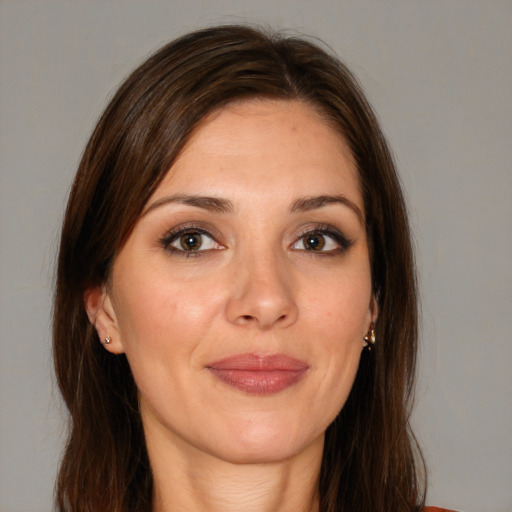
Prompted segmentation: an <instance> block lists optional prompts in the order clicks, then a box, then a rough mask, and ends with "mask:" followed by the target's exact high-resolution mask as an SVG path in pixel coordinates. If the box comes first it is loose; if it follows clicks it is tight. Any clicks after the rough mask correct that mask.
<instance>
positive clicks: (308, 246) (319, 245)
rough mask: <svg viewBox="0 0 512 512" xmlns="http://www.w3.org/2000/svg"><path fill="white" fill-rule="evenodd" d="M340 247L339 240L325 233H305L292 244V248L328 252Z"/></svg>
mask: <svg viewBox="0 0 512 512" xmlns="http://www.w3.org/2000/svg"><path fill="white" fill-rule="evenodd" d="M340 248H341V244H340V242H338V241H337V240H336V238H335V237H334V236H333V235H329V234H327V233H306V234H305V235H303V236H301V237H300V238H299V240H297V242H295V243H294V244H293V245H292V249H297V250H301V251H312V252H330V251H335V250H337V249H340Z"/></svg>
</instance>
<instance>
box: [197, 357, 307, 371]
mask: <svg viewBox="0 0 512 512" xmlns="http://www.w3.org/2000/svg"><path fill="white" fill-rule="evenodd" d="M206 367H207V368H210V369H214V370H242V371H267V372H270V371H295V372H298V371H305V370H307V369H308V368H309V365H308V364H306V363H305V362H304V361H300V360H299V359H295V358H294V357H291V356H288V355H286V354H270V355H260V354H253V353H247V354H236V355H232V356H228V357H225V358H223V359H220V360H218V361H214V362H213V363H210V364H208V365H206Z"/></svg>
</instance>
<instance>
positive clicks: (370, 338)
mask: <svg viewBox="0 0 512 512" xmlns="http://www.w3.org/2000/svg"><path fill="white" fill-rule="evenodd" d="M375 341H376V337H375V325H374V324H373V322H372V323H371V324H370V328H369V329H368V333H367V334H366V336H365V337H364V338H363V345H364V346H365V347H367V348H368V351H370V350H371V349H372V347H373V346H374V345H375Z"/></svg>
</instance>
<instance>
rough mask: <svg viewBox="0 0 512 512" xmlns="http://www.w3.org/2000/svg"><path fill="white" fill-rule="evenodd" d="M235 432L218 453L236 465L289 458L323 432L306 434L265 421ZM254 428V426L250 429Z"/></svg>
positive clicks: (306, 446)
mask: <svg viewBox="0 0 512 512" xmlns="http://www.w3.org/2000/svg"><path fill="white" fill-rule="evenodd" d="M247 427H248V426H246V427H245V428H243V429H240V430H237V431H236V432H233V433H232V435H230V436H229V439H226V441H225V443H222V448H221V449H220V450H219V451H220V452H221V453H219V452H217V453H218V456H220V457H221V458H223V459H224V460H226V461H228V462H231V463H233V464H262V463H273V462H279V461H283V460H287V459H290V458H292V457H294V456H295V455H297V454H298V453H300V452H302V451H304V450H306V449H307V448H308V446H310V445H312V444H315V443H317V442H321V443H323V434H324V433H323V432H321V433H320V434H317V435H314V436H307V437H305V436H304V435H303V434H302V435H299V433H298V432H296V433H292V432H291V430H292V429H290V428H288V427H283V426H278V425H275V424H274V425H266V424H265V423H264V422H263V421H261V422H258V424H253V425H250V426H249V428H247ZM251 427H252V428H251Z"/></svg>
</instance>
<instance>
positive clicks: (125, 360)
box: [54, 26, 424, 512]
mask: <svg viewBox="0 0 512 512" xmlns="http://www.w3.org/2000/svg"><path fill="white" fill-rule="evenodd" d="M416 342H417V305H416V284H415V274H414V265H413V256H412V251H411V245H410V239H409V228H408V224H407V218H406V213H405V207H404V201H403V198H402V193H401V190H400V186H399V182H398V179H397V176H396V173H395V169H394V166H393V162H392V159H391V157H390V153H389V150H388V147H387V145H386V142H385V140H384V137H383V135H382V133H381V131H380V129H379V126H378V123H377V121H376V119H375V116H374V114H373V113H372V111H371V108H370V107H369V105H368V103H367V102H366V100H365V98H364V96H363V94H362V92H361V91H360V89H359V87H358V85H357V83H356V81H355V79H354V78H353V77H352V75H351V74H350V72H349V71H348V70H347V69H346V68H345V67H344V66H343V65H342V64H340V63H339V62H338V61H337V60H336V59H335V58H333V57H331V56H329V55H328V54H326V53H325V52H324V51H323V50H321V49H319V48H318V47H317V46H315V45H313V44H311V43H309V42H306V41H303V40H300V39H294V38H282V37H280V36H276V35H270V36H269V35H265V34H263V33H261V32H259V31H257V30H254V29H252V28H247V27H237V26H229V27H218V28H211V29H207V30H203V31H199V32H195V33H192V34H190V35H187V36H185V37H183V38H181V39H178V40H177V41H174V42H172V43H170V44H169V45H167V46H166V47H164V48H162V49H161V50H160V51H158V52H157V53H156V54H155V55H153V56H152V57H151V58H150V59H148V60H147V61H146V62H145V63H144V64H143V65H142V66H140V67H139V68H138V69H137V70H136V71H135V72H134V73H133V74H132V75H131V76H130V77H129V78H128V79H127V80H126V81H125V83H124V84H123V85H122V86H121V87H120V89H119V91H118V92H117V94H116V95H115V96H114V98H113V99H112V101H111V102H110V104H109V106H108V107H107V109H106V111H105V113H104V114H103V116H102V117H101V119H100V121H99V123H98V125H97V127H96V129H95V131H94V133H93V135H92V137H91V139H90V141H89V144H88V146H87V148H86V150H85V153H84V155H83V158H82V161H81V164H80V167H79V170H78V174H77V177H76V179H75V183H74V186H73V189H72V191H71V195H70V198H69V202H68V207H67V212H66V217H65V221H64V226H63V232H62V239H61V249H60V255H59V264H58V275H57V287H56V298H55V311H54V354H55V366H56V373H57V377H58V382H59V386H60V388H61V391H62V394H63V397H64V399H65V401H66V404H67V406H68V408H69V411H70V416H71V428H70V436H69V440H68V444H67V448H66V452H65V455H64V458H63V461H62V464H61V468H60V473H59V478H58V485H57V503H58V508H59V510H66V511H67V510H69V511H73V512H75V511H99V510H109V511H110V510H111V511H116V512H118V511H119V512H120V511H123V512H124V511H126V512H128V511H130V512H133V511H154V512H161V511H173V510H212V511H213V510H223V511H228V510H237V511H242V510H262V511H263V510H280V511H286V510H293V511H298V510H307V511H317V510H319V511H340V510H343V511H350V510H354V511H372V512H375V511H386V512H388V511H390V510H393V511H404V512H405V511H408V512H411V511H413V510H420V509H421V508H422V507H423V504H424V503H423V496H424V486H423V482H422V477H421V474H422V471H421V470H422V459H421V455H420V452H419V450H418V449H417V448H415V442H414V438H413V436H412V434H411V433H410V430H409V425H408V419H409V414H410V405H411V403H410V402H411V400H410V399H411V393H412V386H413V380H414V367H415V357H416ZM415 453H416V455H415ZM418 461H419V464H418ZM418 466H419V468H418Z"/></svg>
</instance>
